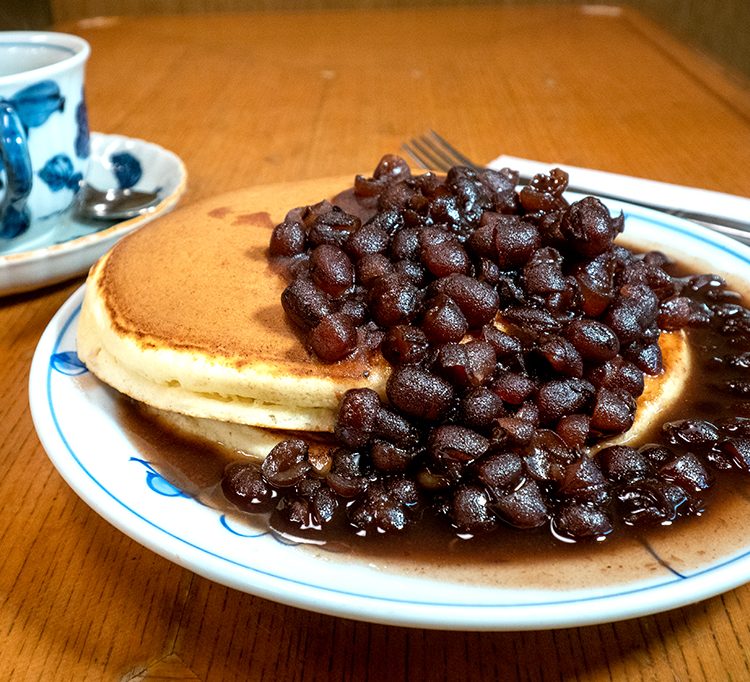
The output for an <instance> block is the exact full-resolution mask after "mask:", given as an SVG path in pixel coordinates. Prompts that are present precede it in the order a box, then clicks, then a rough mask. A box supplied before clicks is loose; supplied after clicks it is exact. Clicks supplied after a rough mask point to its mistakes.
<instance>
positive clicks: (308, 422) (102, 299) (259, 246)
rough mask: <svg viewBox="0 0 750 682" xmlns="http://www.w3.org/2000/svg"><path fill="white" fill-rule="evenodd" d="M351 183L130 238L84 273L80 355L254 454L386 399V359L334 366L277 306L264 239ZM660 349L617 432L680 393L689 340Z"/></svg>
mask: <svg viewBox="0 0 750 682" xmlns="http://www.w3.org/2000/svg"><path fill="white" fill-rule="evenodd" d="M351 180H352V179H351V177H349V176H347V177H344V178H330V179H322V180H313V181H306V182H299V183H289V184H283V185H268V186H265V187H259V188H255V189H247V190H241V191H237V192H234V193H230V194H225V195H222V196H219V197H217V198H214V199H211V200H208V201H205V202H202V203H197V204H194V205H192V206H188V207H186V208H183V209H181V210H179V211H176V212H174V213H172V214H170V215H168V216H166V217H165V218H163V219H161V220H159V221H156V222H154V223H151V224H149V225H147V226H145V227H143V228H141V229H140V230H138V231H136V232H134V233H132V234H131V235H129V236H127V237H126V238H124V239H123V240H122V241H120V242H119V243H118V244H117V245H115V247H114V248H113V249H112V250H111V251H110V252H109V253H107V254H106V255H105V256H103V257H102V258H101V259H100V260H99V262H98V263H97V264H96V265H95V266H94V267H93V268H92V270H91V272H90V274H89V278H88V282H87V286H86V294H85V299H84V303H83V309H82V311H81V318H80V323H79V328H78V355H79V357H80V358H81V360H82V361H83V362H84V363H85V364H86V366H87V367H88V368H89V370H91V372H93V373H94V374H95V375H96V376H97V377H98V378H99V379H101V380H102V381H103V382H105V383H106V384H108V385H110V386H112V387H113V388H115V389H117V390H118V391H120V392H121V393H124V394H125V395H127V396H130V397H131V398H133V399H135V400H136V401H138V402H140V403H142V404H143V405H144V406H146V408H147V409H148V410H149V411H150V412H151V413H153V414H155V415H157V417H158V418H159V419H161V420H163V422H164V423H165V424H168V425H170V427H171V428H176V429H178V430H180V431H184V432H187V433H190V434H192V435H194V436H195V435H197V436H201V437H203V438H206V439H208V440H210V441H214V442H219V443H222V444H224V445H225V446H226V447H229V448H231V449H234V450H237V451H239V452H243V453H245V454H247V455H250V456H255V457H261V458H262V457H264V456H265V455H266V454H267V452H268V451H269V450H270V449H271V447H273V445H274V444H276V443H277V442H279V441H280V440H282V439H283V438H285V437H287V436H288V433H289V432H297V433H298V432H308V433H310V434H311V435H312V434H319V433H330V432H332V431H333V426H334V422H335V417H336V412H337V408H338V404H339V401H340V399H341V396H342V395H343V394H344V392H345V391H347V390H348V389H350V388H355V387H363V386H367V387H370V388H373V389H375V390H376V391H377V392H378V393H380V394H381V396H382V397H384V396H385V390H384V389H385V383H386V380H387V378H388V373H389V369H390V368H389V366H388V364H387V363H386V362H385V360H384V359H383V358H382V357H380V356H377V357H376V358H375V359H370V360H369V361H365V360H363V359H362V358H361V357H357V358H356V359H346V360H343V361H341V362H338V363H334V364H326V363H323V362H321V361H320V360H318V359H317V358H316V357H315V356H313V355H312V354H311V353H309V352H308V350H306V348H305V346H304V344H303V343H302V341H301V339H300V336H299V335H298V333H297V332H296V330H295V329H294V327H293V325H291V323H290V322H289V321H288V320H287V319H286V316H285V314H284V311H283V309H282V307H281V303H280V297H281V293H282V291H283V290H284V288H285V286H286V281H285V280H284V278H283V277H282V275H281V273H279V272H277V271H276V270H275V269H274V268H273V267H272V265H271V263H270V261H269V259H268V243H269V240H270V237H271V232H272V230H273V227H274V225H276V224H277V223H279V222H281V221H282V220H283V218H284V216H285V214H286V213H287V211H288V210H290V209H291V208H294V207H296V206H302V205H308V204H314V203H317V202H318V201H320V200H322V199H324V198H328V199H330V198H332V197H334V196H335V195H337V194H338V193H339V192H341V191H342V190H344V189H346V188H348V187H350V186H351ZM498 324H502V321H501V320H499V321H498ZM661 345H662V353H663V357H664V366H665V372H664V373H663V374H662V375H660V376H658V377H646V391H645V392H644V394H643V395H642V396H641V398H640V400H639V405H638V411H637V415H636V422H635V424H634V425H633V427H632V428H631V429H630V431H628V432H627V433H626V434H623V435H622V436H620V437H619V438H618V439H616V440H617V442H631V441H632V442H637V441H638V439H639V438H641V437H642V435H643V434H644V433H645V432H646V431H647V430H648V429H649V428H650V426H651V423H652V421H653V420H654V419H655V418H657V417H658V416H659V415H660V414H661V413H663V411H664V410H665V409H666V408H667V407H668V406H669V405H671V404H672V403H673V402H674V400H676V399H677V398H678V397H679V394H680V392H681V391H682V388H683V386H684V382H685V380H686V377H687V374H688V371H689V351H688V346H687V343H686V340H685V336H684V334H682V333H679V334H662V340H661ZM610 442H611V441H610Z"/></svg>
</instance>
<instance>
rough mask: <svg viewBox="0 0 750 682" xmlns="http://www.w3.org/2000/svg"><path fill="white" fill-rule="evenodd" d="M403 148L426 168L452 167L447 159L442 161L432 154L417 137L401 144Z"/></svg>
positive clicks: (444, 169) (445, 168) (443, 169)
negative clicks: (447, 162)
mask: <svg viewBox="0 0 750 682" xmlns="http://www.w3.org/2000/svg"><path fill="white" fill-rule="evenodd" d="M401 148H402V149H404V150H405V151H406V152H407V153H408V154H409V156H411V157H412V158H413V159H414V160H415V161H416V162H417V163H418V164H419V165H420V166H422V168H424V169H426V170H442V171H447V170H448V168H450V165H446V163H445V161H441V160H440V159H439V158H438V157H436V156H435V155H434V154H432V153H431V152H430V151H429V150H428V149H427V148H426V147H425V146H424V145H423V144H421V143H420V141H419V140H417V139H416V138H412V139H411V140H410V141H409V142H408V143H407V142H404V143H403V144H402V145H401Z"/></svg>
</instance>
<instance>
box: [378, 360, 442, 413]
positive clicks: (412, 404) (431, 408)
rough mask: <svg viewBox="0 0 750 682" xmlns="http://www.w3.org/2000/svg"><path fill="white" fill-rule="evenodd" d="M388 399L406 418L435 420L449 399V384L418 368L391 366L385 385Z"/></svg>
mask: <svg viewBox="0 0 750 682" xmlns="http://www.w3.org/2000/svg"><path fill="white" fill-rule="evenodd" d="M386 391H387V393H388V400H390V402H391V404H392V405H394V406H395V407H396V408H398V409H399V410H400V411H401V412H403V413H404V414H405V415H406V416H407V417H414V418H416V419H422V420H425V421H430V422H435V421H438V420H439V419H441V418H442V417H443V416H444V415H445V414H446V413H447V412H448V409H449V408H450V406H451V403H452V402H453V389H452V388H451V385H450V384H449V383H448V382H447V381H445V380H444V379H441V378H440V377H438V376H436V375H434V374H432V373H430V372H427V371H425V370H423V369H420V368H418V367H412V366H406V367H401V368H398V369H394V370H393V372H392V373H391V376H390V377H389V379H388V384H387V386H386Z"/></svg>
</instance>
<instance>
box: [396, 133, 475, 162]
mask: <svg viewBox="0 0 750 682" xmlns="http://www.w3.org/2000/svg"><path fill="white" fill-rule="evenodd" d="M401 148H402V149H403V150H405V151H406V152H407V153H408V154H409V155H410V156H411V157H412V158H413V159H414V160H415V161H416V162H417V163H418V164H419V165H420V166H422V167H423V168H425V169H427V170H440V171H448V170H450V169H451V168H452V167H453V166H468V167H469V168H479V166H477V164H475V163H474V162H473V161H472V160H471V159H469V158H467V157H466V156H464V155H463V154H462V153H461V152H459V151H458V149H456V148H455V147H454V146H453V145H452V144H450V142H448V141H447V140H446V139H445V138H444V137H442V136H441V135H438V133H436V132H435V131H434V130H430V131H429V132H428V133H427V134H425V135H420V136H419V137H413V138H412V139H411V140H409V142H404V143H403V144H402V145H401Z"/></svg>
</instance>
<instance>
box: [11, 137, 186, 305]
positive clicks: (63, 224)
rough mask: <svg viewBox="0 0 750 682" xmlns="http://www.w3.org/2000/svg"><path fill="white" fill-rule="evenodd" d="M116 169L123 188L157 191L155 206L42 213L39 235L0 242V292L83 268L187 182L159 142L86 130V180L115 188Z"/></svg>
mask: <svg viewBox="0 0 750 682" xmlns="http://www.w3.org/2000/svg"><path fill="white" fill-rule="evenodd" d="M118 173H120V174H121V175H120V177H119V181H120V182H125V183H126V184H125V186H127V187H132V188H133V189H137V190H143V191H158V194H159V199H160V200H159V203H158V204H157V205H156V207H155V209H154V210H153V211H151V212H149V213H147V214H145V215H142V216H138V217H137V218H132V219H130V220H124V221H120V222H103V221H93V220H80V219H77V218H76V217H75V216H74V215H73V213H72V212H71V211H66V212H65V213H62V214H60V215H58V216H53V217H51V218H47V219H46V220H45V222H50V223H51V224H52V225H51V229H50V230H49V231H47V232H45V233H44V235H43V236H42V237H39V238H36V237H34V238H32V241H29V240H25V239H19V240H15V241H14V242H13V247H12V249H11V248H9V247H7V246H6V247H0V296H4V295H7V294H14V293H19V292H22V291H30V290H32V289H37V288H39V287H43V286H46V285H49V284H55V283H57V282H62V281H65V280H66V279H70V278H72V277H75V276H77V275H81V274H83V273H85V272H86V270H88V268H89V267H90V266H91V265H92V263H94V262H95V261H96V259H97V258H99V256H101V255H102V254H103V253H104V252H105V251H107V249H109V247H110V246H112V244H114V243H115V241H117V240H118V239H119V238H120V237H122V236H123V235H125V234H127V233H128V232H131V231H132V230H134V229H136V228H137V227H140V226H141V225H145V224H146V223H148V222H151V221H152V220H154V219H155V218H158V217H159V216H160V215H163V214H164V213H166V212H167V211H169V210H170V209H172V208H173V207H174V206H175V204H176V203H177V201H178V200H179V198H180V196H182V193H183V192H184V191H185V187H186V183H187V171H186V170H185V166H184V164H183V163H182V161H181V160H180V159H179V157H178V156H176V155H175V154H173V153H172V152H170V151H168V150H166V149H164V148H163V147H160V146H159V145H157V144H153V143H151V142H145V141H144V140H138V139H135V138H129V137H123V136H122V135H104V134H102V133H92V134H91V159H90V162H89V170H88V172H87V174H86V182H88V183H90V184H91V185H92V186H94V187H97V188H101V189H106V188H110V187H118V186H120V185H119V184H118ZM32 227H33V228H35V227H37V226H32ZM29 232H30V233H36V232H37V230H36V229H32V230H30V231H29ZM2 249H5V250H2Z"/></svg>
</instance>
